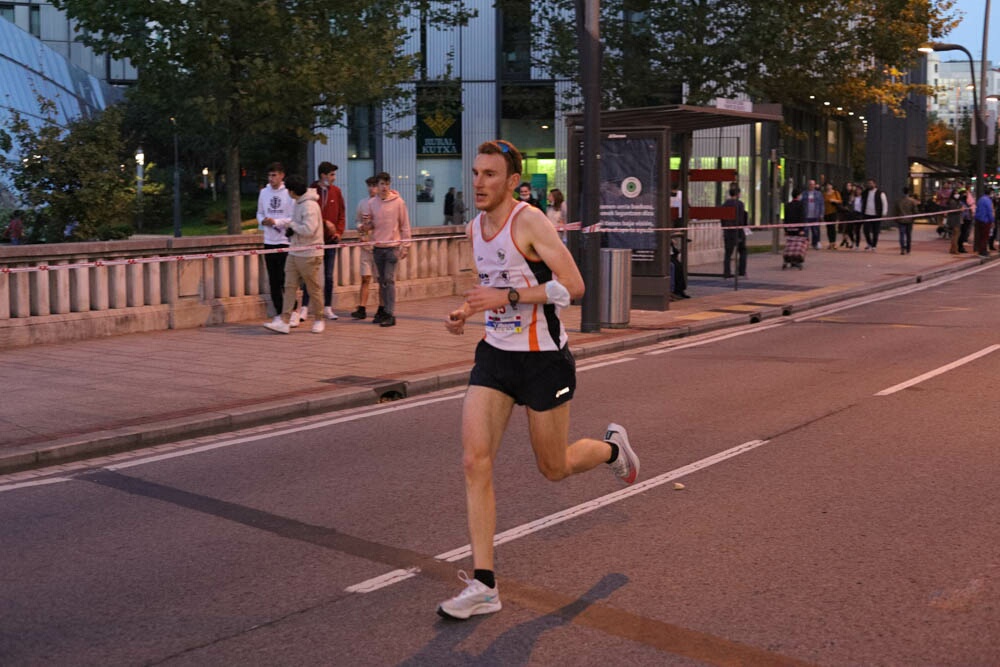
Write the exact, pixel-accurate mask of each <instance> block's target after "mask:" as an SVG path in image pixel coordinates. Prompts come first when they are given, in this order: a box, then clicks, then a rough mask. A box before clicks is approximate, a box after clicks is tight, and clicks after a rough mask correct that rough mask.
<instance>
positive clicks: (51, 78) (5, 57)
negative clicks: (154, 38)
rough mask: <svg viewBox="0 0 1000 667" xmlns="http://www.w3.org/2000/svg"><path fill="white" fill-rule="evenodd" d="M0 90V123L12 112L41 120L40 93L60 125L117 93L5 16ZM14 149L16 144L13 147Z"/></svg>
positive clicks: (97, 107) (103, 104) (0, 48)
mask: <svg viewBox="0 0 1000 667" xmlns="http://www.w3.org/2000/svg"><path fill="white" fill-rule="evenodd" d="M0 7H2V5H0ZM0 91H2V92H0V127H6V126H7V125H8V123H9V121H10V119H11V116H12V114H13V113H14V112H17V113H18V114H20V115H21V116H22V117H23V118H25V119H26V120H27V121H28V122H30V123H35V124H37V125H39V126H40V125H41V123H42V121H43V118H42V115H41V112H40V109H39V98H40V97H41V98H44V99H47V100H51V101H52V102H53V103H54V105H55V107H54V111H53V115H54V119H55V121H56V122H57V123H59V124H61V125H65V124H66V123H68V122H70V121H72V120H74V119H76V118H80V117H81V116H87V115H88V114H91V113H94V112H96V111H99V110H101V109H104V108H105V107H106V106H107V105H108V104H109V103H110V102H111V101H113V100H114V99H116V91H115V90H114V89H112V88H111V87H110V86H109V85H108V84H107V83H105V82H104V81H102V80H101V79H99V78H98V77H96V76H94V75H93V74H91V73H88V72H87V71H85V70H83V69H82V68H80V67H76V66H74V65H72V64H70V63H69V61H68V60H67V59H66V58H65V57H64V56H63V55H61V54H60V53H58V52H57V51H56V50H55V49H53V48H51V47H49V46H47V45H46V44H44V43H42V41H41V40H40V39H38V38H37V37H35V36H33V35H32V34H31V33H30V32H28V31H26V30H23V29H21V28H20V27H18V26H17V25H15V24H14V23H12V22H11V21H9V20H6V19H0ZM18 152H19V151H18V150H17V147H14V150H13V153H14V154H17V153H18ZM3 180H4V179H3V178H2V177H0V186H2V185H4V184H3V183H2V181H3Z"/></svg>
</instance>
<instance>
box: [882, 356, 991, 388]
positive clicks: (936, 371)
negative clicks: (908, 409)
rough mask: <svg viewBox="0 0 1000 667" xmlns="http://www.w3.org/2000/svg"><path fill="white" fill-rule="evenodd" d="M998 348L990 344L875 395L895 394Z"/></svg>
mask: <svg viewBox="0 0 1000 667" xmlns="http://www.w3.org/2000/svg"><path fill="white" fill-rule="evenodd" d="M996 350H1000V345H990V346H989V347H987V348H984V349H982V350H979V352H974V353H972V354H970V355H968V356H967V357H962V358H961V359H958V360H956V361H953V362H951V363H950V364H945V365H944V366H941V367H940V368H935V369H934V370H932V371H928V372H926V373H924V374H923V375H918V376H917V377H915V378H913V379H911V380H907V381H906V382H900V383H899V384H897V385H893V386H892V387H889V388H888V389H883V390H882V391H880V392H878V393H877V394H875V395H876V396H888V395H889V394H895V393H896V392H897V391H902V390H904V389H906V388H907V387H912V386H913V385H915V384H920V383H921V382H923V381H924V380H929V379H931V378H932V377H935V376H937V375H941V374H942V373H947V372H948V371H950V370H953V369H955V368H958V367H959V366H963V365H965V364H967V363H969V362H970V361H975V360H976V359H978V358H979V357H985V356H986V355H987V354H989V353H990V352H995V351H996Z"/></svg>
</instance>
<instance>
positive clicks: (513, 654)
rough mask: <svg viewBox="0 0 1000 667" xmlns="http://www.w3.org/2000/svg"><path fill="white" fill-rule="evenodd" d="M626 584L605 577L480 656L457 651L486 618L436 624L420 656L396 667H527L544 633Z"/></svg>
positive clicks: (619, 578) (615, 577)
mask: <svg viewBox="0 0 1000 667" xmlns="http://www.w3.org/2000/svg"><path fill="white" fill-rule="evenodd" d="M627 583H628V577H626V576H625V575H624V574H619V573H612V574H608V575H605V576H604V577H603V578H602V579H601V580H600V581H599V582H597V583H596V584H595V585H594V586H593V587H592V588H591V589H590V590H588V591H587V592H586V593H584V594H583V595H582V596H580V598H579V599H577V600H574V601H573V602H571V603H570V604H568V605H566V606H565V607H561V608H559V609H557V610H555V611H554V612H552V613H551V614H547V615H545V616H542V617H540V618H536V619H534V620H531V621H527V622H525V623H521V624H520V625H515V626H514V627H512V628H511V629H510V630H507V631H506V632H504V633H503V634H502V635H500V636H499V637H497V639H496V640H495V641H494V642H493V643H492V644H490V645H489V647H487V649H486V650H485V651H483V652H482V653H481V654H479V655H473V654H471V653H466V652H463V651H460V650H458V649H457V648H456V647H458V645H459V644H461V643H462V642H463V641H465V640H466V639H467V638H468V637H470V636H471V635H472V633H473V632H475V631H476V628H478V627H479V625H480V623H483V622H486V621H487V619H488V618H489V616H483V617H479V618H473V619H471V620H468V621H449V620H442V621H439V622H438V633H437V636H436V637H434V639H432V640H431V641H430V643H428V644H427V645H426V646H425V647H424V648H423V649H422V650H421V651H420V652H418V653H416V654H414V655H413V656H411V657H410V658H408V659H406V660H404V661H403V662H401V663H399V667H420V666H422V665H436V666H440V667H465V666H469V665H476V666H477V667H483V666H495V667H501V666H502V667H509V666H513V665H526V664H528V662H529V661H530V660H531V652H532V651H533V650H534V648H535V644H536V643H537V642H538V639H539V637H541V636H542V634H543V633H544V632H546V631H548V630H552V629H553V628H557V627H560V626H563V625H566V624H567V623H570V622H571V621H572V620H573V619H574V618H576V617H577V616H579V615H580V614H582V613H583V612H584V611H586V609H587V608H588V607H590V606H591V605H592V604H594V603H595V602H598V601H600V600H603V599H604V598H607V597H609V596H610V595H611V594H612V593H614V592H615V591H616V590H618V589H619V588H621V587H623V586H624V585H625V584H627ZM500 613H503V612H502V611H501V612H500Z"/></svg>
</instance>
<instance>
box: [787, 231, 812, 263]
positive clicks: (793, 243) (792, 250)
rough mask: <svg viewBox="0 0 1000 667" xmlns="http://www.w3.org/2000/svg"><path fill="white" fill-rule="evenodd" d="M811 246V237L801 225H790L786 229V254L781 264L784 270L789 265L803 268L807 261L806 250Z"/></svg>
mask: <svg viewBox="0 0 1000 667" xmlns="http://www.w3.org/2000/svg"><path fill="white" fill-rule="evenodd" d="M808 248H809V237H808V236H806V233H805V230H803V229H802V228H800V227H789V228H787V229H786V230H785V255H784V258H783V259H784V261H783V263H782V265H781V270H782V271H784V270H785V269H787V268H788V267H792V268H793V269H799V270H800V271H801V270H802V264H803V263H804V262H805V261H806V250H807V249H808Z"/></svg>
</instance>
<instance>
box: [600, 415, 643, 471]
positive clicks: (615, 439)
mask: <svg viewBox="0 0 1000 667" xmlns="http://www.w3.org/2000/svg"><path fill="white" fill-rule="evenodd" d="M604 441H605V442H609V443H612V444H615V445H617V446H618V458H616V459H615V460H614V461H612V462H611V463H609V464H608V465H609V466H611V470H612V472H614V473H615V475H617V476H618V478H619V479H620V480H621V481H623V482H625V483H626V484H632V483H633V482H635V480H636V478H638V477H639V457H638V456H636V455H635V452H634V451H632V445H630V444H629V442H628V433H626V432H625V427H624V426H621V425H619V424H614V423H611V424H608V432H607V433H605V434H604Z"/></svg>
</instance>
